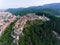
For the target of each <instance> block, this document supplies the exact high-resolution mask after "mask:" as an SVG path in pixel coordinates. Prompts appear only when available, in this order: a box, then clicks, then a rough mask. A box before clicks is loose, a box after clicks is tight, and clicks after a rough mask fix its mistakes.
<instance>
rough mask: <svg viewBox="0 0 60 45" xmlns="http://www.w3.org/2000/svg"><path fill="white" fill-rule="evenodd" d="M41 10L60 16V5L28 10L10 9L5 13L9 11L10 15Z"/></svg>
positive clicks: (47, 5)
mask: <svg viewBox="0 0 60 45" xmlns="http://www.w3.org/2000/svg"><path fill="white" fill-rule="evenodd" d="M41 10H46V11H49V12H52V13H55V14H56V15H60V3H52V4H46V5H43V6H31V7H28V8H10V9H7V10H5V11H9V12H12V13H16V12H24V13H25V12H30V13H31V12H38V11H41Z"/></svg>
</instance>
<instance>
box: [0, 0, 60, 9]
mask: <svg viewBox="0 0 60 45" xmlns="http://www.w3.org/2000/svg"><path fill="white" fill-rule="evenodd" d="M50 3H60V0H0V9H8V8H20V7H29V6H41V5H44V4H50Z"/></svg>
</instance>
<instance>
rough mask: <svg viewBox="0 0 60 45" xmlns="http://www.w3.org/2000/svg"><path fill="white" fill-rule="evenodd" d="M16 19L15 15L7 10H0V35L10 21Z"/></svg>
mask: <svg viewBox="0 0 60 45" xmlns="http://www.w3.org/2000/svg"><path fill="white" fill-rule="evenodd" d="M15 19H16V16H15V15H12V14H11V13H9V12H0V36H1V34H2V32H3V31H4V30H5V29H6V27H7V26H9V24H10V23H11V22H13V21H14V20H15Z"/></svg>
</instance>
